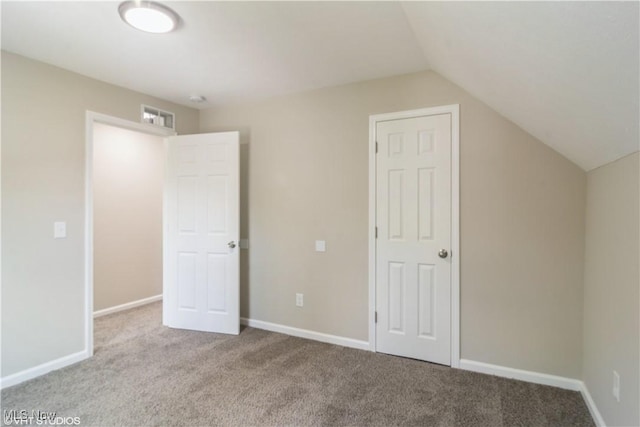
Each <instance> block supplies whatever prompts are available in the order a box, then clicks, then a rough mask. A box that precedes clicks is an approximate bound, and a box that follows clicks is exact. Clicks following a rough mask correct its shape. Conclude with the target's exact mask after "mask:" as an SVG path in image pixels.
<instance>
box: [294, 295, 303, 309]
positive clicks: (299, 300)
mask: <svg viewBox="0 0 640 427" xmlns="http://www.w3.org/2000/svg"><path fill="white" fill-rule="evenodd" d="M296 305H297V306H298V307H302V306H303V305H304V295H303V294H296Z"/></svg>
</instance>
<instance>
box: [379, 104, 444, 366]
mask: <svg viewBox="0 0 640 427" xmlns="http://www.w3.org/2000/svg"><path fill="white" fill-rule="evenodd" d="M451 123H452V121H451V114H438V115H432V116H423V117H414V118H407V119H398V120H388V121H381V122H378V123H377V124H376V130H375V131H376V140H377V143H378V152H377V154H376V225H377V239H376V248H375V250H376V255H375V257H376V258H375V260H376V261H375V262H376V267H375V269H376V271H375V280H376V284H375V286H376V295H375V299H376V301H375V304H376V313H377V323H376V351H379V352H383V353H389V354H394V355H398V356H405V357H411V358H415V359H420V360H426V361H431V362H435V363H441V364H445V365H450V363H451V257H450V254H449V252H450V251H451V126H452V125H451ZM441 250H445V251H447V253H446V254H445V253H444V252H440V251H441Z"/></svg>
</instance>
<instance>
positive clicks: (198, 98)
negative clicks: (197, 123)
mask: <svg viewBox="0 0 640 427" xmlns="http://www.w3.org/2000/svg"><path fill="white" fill-rule="evenodd" d="M206 100H207V98H205V97H204V96H202V95H191V96H190V97H189V101H191V102H195V103H196V104H199V103H201V102H204V101H206Z"/></svg>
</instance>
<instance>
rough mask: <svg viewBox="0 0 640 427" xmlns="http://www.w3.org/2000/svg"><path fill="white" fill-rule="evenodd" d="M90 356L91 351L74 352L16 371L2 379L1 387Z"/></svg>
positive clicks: (18, 382)
mask: <svg viewBox="0 0 640 427" xmlns="http://www.w3.org/2000/svg"><path fill="white" fill-rule="evenodd" d="M89 357H91V355H90V354H89V352H87V351H86V350H83V351H80V352H78V353H73V354H70V355H68V356H64V357H61V358H59V359H55V360H52V361H50V362H46V363H43V364H42V365H38V366H34V367H33V368H29V369H25V370H24V371H20V372H16V373H15V374H11V375H7V376H6V377H2V379H0V389H4V388H7V387H11V386H12V385H16V384H20V383H22V382H24V381H27V380H30V379H32V378H35V377H39V376H40V375H44V374H47V373H49V372H51V371H55V370H58V369H61V368H64V367H66V366H69V365H73V364H74V363H78V362H80V361H82V360H85V359H88V358H89Z"/></svg>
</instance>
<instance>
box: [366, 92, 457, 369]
mask: <svg viewBox="0 0 640 427" xmlns="http://www.w3.org/2000/svg"><path fill="white" fill-rule="evenodd" d="M436 114H451V367H452V368H458V367H460V105H459V104H452V105H445V106H441V107H431V108H421V109H418V110H408V111H398V112H394V113H385V114H375V115H371V116H369V350H370V351H373V352H375V351H376V324H375V310H376V236H375V227H376V172H377V170H376V125H377V124H378V123H379V122H384V121H388V120H398V119H409V118H413V117H421V116H432V115H436Z"/></svg>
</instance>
